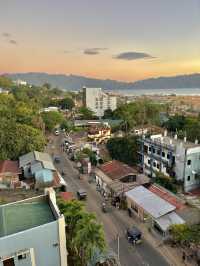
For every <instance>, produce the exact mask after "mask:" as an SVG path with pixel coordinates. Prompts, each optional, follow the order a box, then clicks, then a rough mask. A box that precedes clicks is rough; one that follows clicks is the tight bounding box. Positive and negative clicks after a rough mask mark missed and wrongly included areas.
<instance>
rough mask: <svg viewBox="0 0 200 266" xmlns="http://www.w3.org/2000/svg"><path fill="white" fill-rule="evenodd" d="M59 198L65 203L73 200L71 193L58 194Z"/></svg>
mask: <svg viewBox="0 0 200 266" xmlns="http://www.w3.org/2000/svg"><path fill="white" fill-rule="evenodd" d="M60 196H61V198H62V199H63V200H65V201H70V200H73V199H74V195H73V192H60Z"/></svg>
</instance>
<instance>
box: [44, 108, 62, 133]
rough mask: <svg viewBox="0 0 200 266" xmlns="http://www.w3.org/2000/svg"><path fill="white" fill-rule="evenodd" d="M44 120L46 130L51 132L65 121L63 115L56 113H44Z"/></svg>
mask: <svg viewBox="0 0 200 266" xmlns="http://www.w3.org/2000/svg"><path fill="white" fill-rule="evenodd" d="M42 118H43V121H44V123H45V127H46V129H47V130H49V131H52V130H53V129H54V128H55V127H56V126H57V125H60V124H61V123H62V122H63V121H64V117H63V115H62V114H61V113H59V112H55V111H51V112H44V113H42Z"/></svg>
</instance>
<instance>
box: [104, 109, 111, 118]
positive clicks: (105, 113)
mask: <svg viewBox="0 0 200 266" xmlns="http://www.w3.org/2000/svg"><path fill="white" fill-rule="evenodd" d="M112 118H113V111H112V110H111V109H106V110H105V111H104V116H103V119H112Z"/></svg>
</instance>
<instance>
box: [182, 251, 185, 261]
mask: <svg viewBox="0 0 200 266" xmlns="http://www.w3.org/2000/svg"><path fill="white" fill-rule="evenodd" d="M185 258H186V254H185V252H184V251H183V254H182V260H183V262H184V264H185Z"/></svg>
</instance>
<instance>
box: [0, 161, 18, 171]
mask: <svg viewBox="0 0 200 266" xmlns="http://www.w3.org/2000/svg"><path fill="white" fill-rule="evenodd" d="M8 172H9V173H14V174H21V170H20V168H19V164H18V161H10V160H5V161H0V174H1V173H8Z"/></svg>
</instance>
